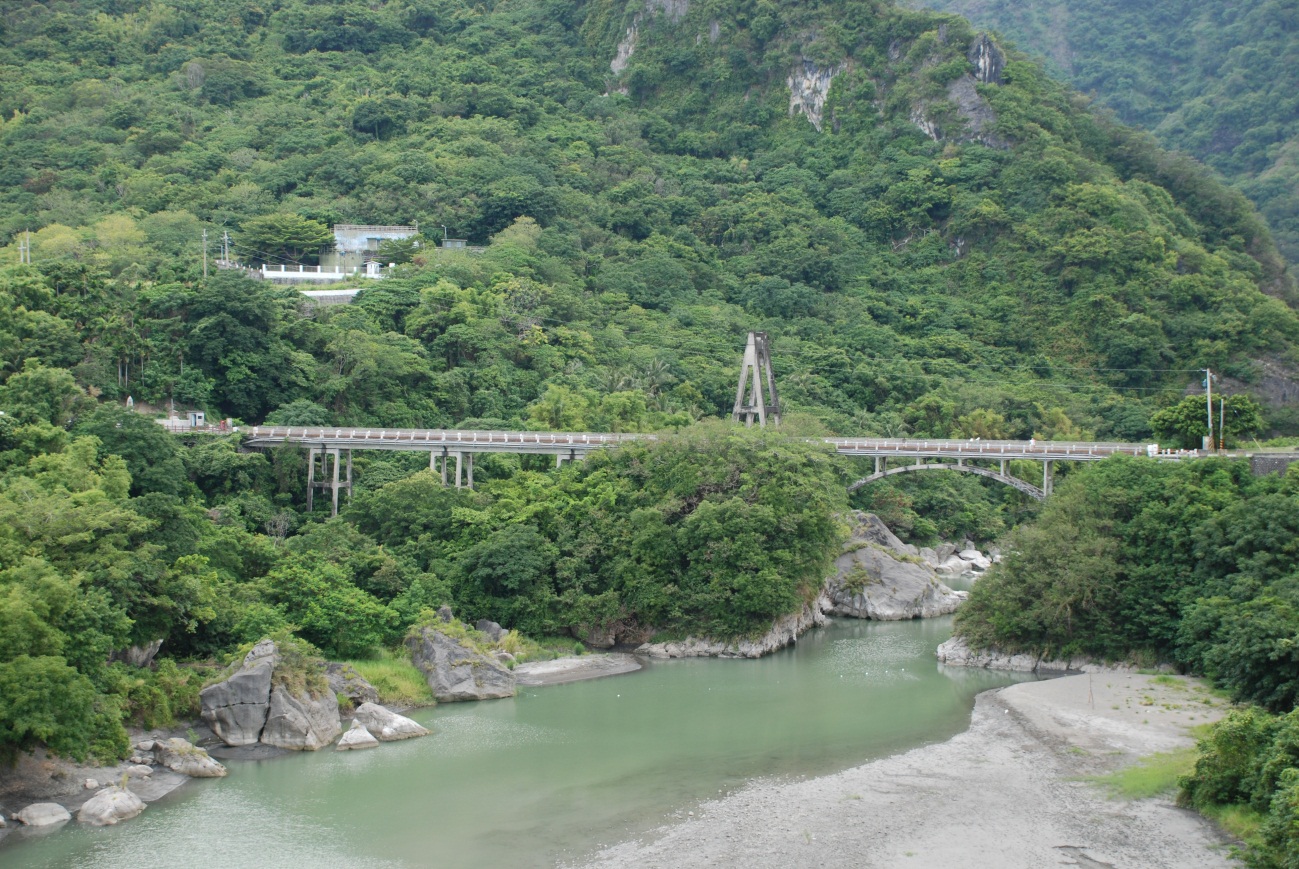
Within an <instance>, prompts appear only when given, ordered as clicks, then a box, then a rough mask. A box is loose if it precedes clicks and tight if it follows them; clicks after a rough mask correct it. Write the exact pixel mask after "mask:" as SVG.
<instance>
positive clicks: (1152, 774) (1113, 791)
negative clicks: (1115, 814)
mask: <svg viewBox="0 0 1299 869" xmlns="http://www.w3.org/2000/svg"><path fill="white" fill-rule="evenodd" d="M1197 757H1199V752H1198V750H1197V749H1196V748H1195V747H1194V746H1192V747H1188V748H1181V749H1178V750H1177V751H1161V752H1159V753H1158V754H1152V755H1150V756H1148V757H1143V758H1142V759H1141V760H1139V761H1137V762H1136V763H1134V764H1132V765H1131V766H1127V767H1124V768H1123V769H1120V770H1117V771H1115V772H1112V773H1110V774H1109V775H1098V776H1090V777H1089V778H1088V781H1090V782H1093V783H1095V784H1098V785H1100V786H1101V787H1103V788H1104V789H1105V790H1106V791H1108V792H1109V795H1110V797H1111V798H1112V799H1124V800H1143V799H1146V798H1147V797H1153V796H1157V795H1159V794H1164V793H1171V792H1173V791H1174V790H1176V789H1177V779H1178V778H1179V777H1181V776H1183V775H1187V774H1188V773H1190V772H1191V770H1192V769H1194V768H1195V759H1196V758H1197Z"/></svg>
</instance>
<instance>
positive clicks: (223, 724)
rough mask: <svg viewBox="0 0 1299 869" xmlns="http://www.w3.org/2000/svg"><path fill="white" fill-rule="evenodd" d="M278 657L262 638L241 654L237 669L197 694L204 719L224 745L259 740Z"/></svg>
mask: <svg viewBox="0 0 1299 869" xmlns="http://www.w3.org/2000/svg"><path fill="white" fill-rule="evenodd" d="M278 660H279V654H278V651H277V650H276V648H275V643H273V642H272V641H270V640H262V641H261V642H260V643H258V644H257V645H256V646H254V647H253V650H252V651H251V652H249V653H248V654H247V656H245V657H244V663H243V666H242V667H241V668H240V670H239V672H237V673H235V674H234V675H233V676H231V677H230V678H229V679H226V680H225V681H224V682H218V683H217V684H215V685H209V686H208V687H206V688H204V689H203V690H202V691H201V692H200V693H199V699H200V701H201V702H202V707H203V711H202V714H203V720H204V721H206V722H207V723H208V726H209V727H211V728H212V732H213V733H215V734H216V735H217V736H218V737H219V738H220V739H221V741H222V742H224V743H225V744H226V745H232V746H238V745H253V744H254V743H256V742H257V741H258V740H260V739H261V737H262V729H263V728H264V727H265V726H266V718H267V715H268V714H269V712H270V705H271V675H272V673H274V671H275V664H276V663H277V661H278Z"/></svg>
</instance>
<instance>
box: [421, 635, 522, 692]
mask: <svg viewBox="0 0 1299 869" xmlns="http://www.w3.org/2000/svg"><path fill="white" fill-rule="evenodd" d="M406 645H407V647H408V648H409V649H410V651H411V661H412V662H413V663H414V664H415V666H416V667H417V668H419V670H420V672H421V673H423V674H424V678H425V679H426V680H427V681H428V686H429V689H430V690H432V692H433V697H434V698H435V699H437V700H438V701H439V702H454V701H458V700H490V699H495V698H499V697H513V696H514V694H515V687H514V674H513V673H511V672H510V671H509V670H508V669H506V668H505V667H503V666H501V664H500V663H499V662H498V661H497V660H496V659H495V658H493V657H491V656H490V655H486V654H483V653H482V652H480V651H478V650H477V649H474V648H471V647H469V646H467V645H464V644H462V643H461V642H460V641H459V640H457V639H454V638H453V637H449V636H447V635H446V634H444V633H442V632H441V631H439V630H437V629H436V628H432V627H424V628H420V630H419V632H418V633H416V634H415V635H414V636H412V637H410V638H408V639H407V640H406Z"/></svg>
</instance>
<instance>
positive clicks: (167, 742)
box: [153, 736, 226, 778]
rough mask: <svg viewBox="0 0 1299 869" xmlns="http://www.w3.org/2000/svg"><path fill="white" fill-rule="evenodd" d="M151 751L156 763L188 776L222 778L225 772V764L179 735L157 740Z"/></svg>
mask: <svg viewBox="0 0 1299 869" xmlns="http://www.w3.org/2000/svg"><path fill="white" fill-rule="evenodd" d="M153 751H154V755H155V756H156V757H157V758H158V763H160V764H162V765H163V766H165V767H167V769H169V770H171V771H172V772H178V773H180V774H181V775H187V776H189V777H190V778H222V777H223V776H224V775H225V774H226V768H225V766H224V765H222V764H221V763H218V762H217V761H215V760H213V759H212V758H211V757H209V756H208V753H207V751H206V750H205V749H202V748H199V747H198V746H197V745H194V744H193V743H191V742H190V741H189V740H188V739H181V738H180V737H179V736H175V737H172V738H171V739H160V740H158V741H157V742H155V743H154V744H153Z"/></svg>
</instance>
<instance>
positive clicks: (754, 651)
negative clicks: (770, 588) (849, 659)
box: [636, 596, 830, 658]
mask: <svg viewBox="0 0 1299 869" xmlns="http://www.w3.org/2000/svg"><path fill="white" fill-rule="evenodd" d="M829 604H830V602H829V601H828V600H827V599H825V597H824V596H822V597H821V598H818V600H817V601H816V603H815V604H814V605H811V606H809V605H806V604H805V605H804V606H803V609H802V611H800V612H797V613H791V614H790V615H787V616H781V617H780V618H778V619H776V621H775V622H773V623H772V625H771V630H770V631H768V632H767V633H765V634H763V635H762V636H761V637H758V638H757V639H753V640H734V641H731V642H723V641H721V640H710V639H707V638H696V637H686V638H685V639H684V640H678V641H674V642H670V643H644V644H642V645H641V646H639V647H638V648H637V649H636V654H638V655H645V656H646V657H650V658H761V657H762V656H763V655H769V654H771V653H772V652H775V651H777V650H779V649H783V648H785V647H786V646H791V645H793V644H794V643H795V642H797V641H798V637H799V635H801V634H803V633H804V632H805V631H807V630H808V629H809V628H812V627H816V626H818V625H823V624H825V610H826V609H827V608H828V607H829Z"/></svg>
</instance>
